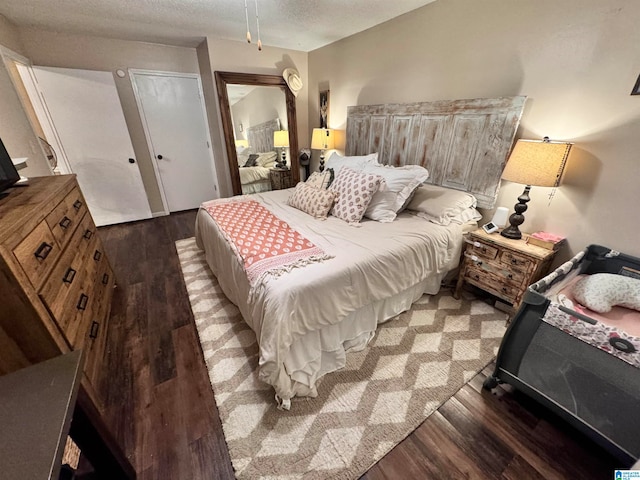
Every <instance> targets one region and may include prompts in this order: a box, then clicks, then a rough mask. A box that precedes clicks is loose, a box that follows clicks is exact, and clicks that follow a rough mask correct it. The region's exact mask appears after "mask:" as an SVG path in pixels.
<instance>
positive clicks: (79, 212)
mask: <svg viewBox="0 0 640 480" xmlns="http://www.w3.org/2000/svg"><path fill="white" fill-rule="evenodd" d="M86 211H87V207H86V205H85V204H84V200H83V198H82V195H81V194H80V191H79V190H78V189H77V188H74V189H73V190H71V191H70V192H69V193H68V194H67V196H66V197H65V198H64V199H63V200H62V201H61V202H60V203H59V204H58V205H57V206H56V207H55V208H54V209H53V210H52V211H51V213H50V214H49V215H47V218H46V221H47V225H49V228H50V229H51V231H52V232H53V235H54V236H55V237H56V240H57V241H58V243H59V244H60V246H64V245H65V244H66V243H67V242H68V241H69V238H71V235H72V234H73V232H74V231H75V229H76V227H77V226H78V222H79V221H80V219H82V217H83V215H84V214H85V212H86Z"/></svg>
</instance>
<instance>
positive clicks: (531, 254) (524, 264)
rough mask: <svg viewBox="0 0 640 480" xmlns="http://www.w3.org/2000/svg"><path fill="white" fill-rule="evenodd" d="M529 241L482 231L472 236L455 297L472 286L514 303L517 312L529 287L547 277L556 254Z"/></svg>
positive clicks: (467, 246)
mask: <svg viewBox="0 0 640 480" xmlns="http://www.w3.org/2000/svg"><path fill="white" fill-rule="evenodd" d="M526 238H527V235H523V237H522V239H520V240H512V239H509V238H505V237H503V236H502V235H500V234H499V233H497V232H496V233H486V232H485V231H484V230H482V229H481V228H480V229H478V230H476V231H474V232H471V233H469V235H468V237H467V238H466V248H465V250H464V259H463V262H462V265H461V267H460V274H459V276H458V283H457V284H456V289H455V292H454V297H455V298H459V296H460V291H461V289H462V286H463V285H464V284H465V283H469V284H471V285H475V286H476V287H478V288H480V289H482V290H484V291H486V292H489V293H491V294H492V295H495V296H496V297H498V298H500V299H501V300H503V301H505V302H507V303H510V304H511V305H512V306H513V312H515V311H516V310H517V309H518V307H520V304H521V303H522V297H523V296H524V294H525V292H526V291H527V287H528V286H529V285H531V284H532V283H535V282H536V281H537V280H539V279H540V278H542V277H543V276H544V275H546V273H547V272H548V271H549V267H550V265H551V261H552V260H553V257H554V256H555V254H556V252H555V251H553V250H547V249H546V248H542V247H538V246H536V245H529V244H527V243H526Z"/></svg>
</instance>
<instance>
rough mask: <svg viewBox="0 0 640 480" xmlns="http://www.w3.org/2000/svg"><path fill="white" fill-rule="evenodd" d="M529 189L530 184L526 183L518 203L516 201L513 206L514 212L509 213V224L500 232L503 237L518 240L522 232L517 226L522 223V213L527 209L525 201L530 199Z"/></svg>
mask: <svg viewBox="0 0 640 480" xmlns="http://www.w3.org/2000/svg"><path fill="white" fill-rule="evenodd" d="M530 190H531V185H527V186H526V187H524V192H522V195H520V196H519V197H518V203H516V204H515V206H514V207H513V209H514V210H515V213H513V214H511V216H510V217H509V226H508V227H507V228H505V229H504V230H502V231H501V232H500V235H502V236H503V237H506V238H511V239H514V240H519V239H521V238H522V232H521V231H520V229H519V228H518V227H519V226H520V225H522V224H523V223H524V215H523V213H524V212H525V211H526V210H527V202H528V201H529V200H530V198H529V191H530Z"/></svg>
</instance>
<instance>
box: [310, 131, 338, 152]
mask: <svg viewBox="0 0 640 480" xmlns="http://www.w3.org/2000/svg"><path fill="white" fill-rule="evenodd" d="M334 143H335V140H334V134H333V130H331V129H330V128H314V129H313V134H312V135H311V148H313V149H314V150H331V149H332V148H333V146H334Z"/></svg>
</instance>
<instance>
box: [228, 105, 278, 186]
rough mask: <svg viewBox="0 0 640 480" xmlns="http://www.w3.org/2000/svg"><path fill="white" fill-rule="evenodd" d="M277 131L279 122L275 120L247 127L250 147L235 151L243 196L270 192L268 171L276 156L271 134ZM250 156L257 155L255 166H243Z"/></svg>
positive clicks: (272, 165) (273, 164)
mask: <svg viewBox="0 0 640 480" xmlns="http://www.w3.org/2000/svg"><path fill="white" fill-rule="evenodd" d="M277 130H280V120H279V119H277V118H276V119H273V120H269V121H267V122H263V123H260V124H258V125H253V126H251V127H248V128H247V140H248V143H249V145H250V147H249V148H243V149H240V150H239V151H238V149H236V154H237V158H238V170H239V173H240V184H241V185H242V194H243V195H249V194H252V193H260V192H266V191H269V190H271V182H270V178H269V171H270V169H271V168H273V167H274V166H275V164H276V160H277V155H278V154H277V152H276V151H275V148H274V146H273V132H275V131H277ZM250 155H257V158H255V162H256V164H255V165H253V166H245V165H246V164H247V161H248V160H249V158H250Z"/></svg>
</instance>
